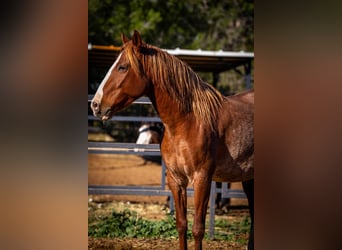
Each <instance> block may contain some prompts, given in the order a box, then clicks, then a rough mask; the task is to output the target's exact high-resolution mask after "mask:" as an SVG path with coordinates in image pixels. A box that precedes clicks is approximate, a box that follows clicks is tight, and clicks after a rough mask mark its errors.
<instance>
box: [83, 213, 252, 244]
mask: <svg viewBox="0 0 342 250" xmlns="http://www.w3.org/2000/svg"><path fill="white" fill-rule="evenodd" d="M192 224H193V221H189V226H188V228H189V229H190V230H188V233H187V238H188V239H193V237H192V232H191V228H192ZM206 224H207V225H208V224H209V223H208V221H207V223H206ZM249 228H250V219H249V217H241V219H239V220H235V221H229V220H226V219H217V220H215V239H216V240H225V241H234V242H237V243H240V244H245V243H246V242H247V237H246V236H247V235H248V231H249ZM88 236H90V237H95V238H103V237H105V238H163V239H172V238H173V239H175V238H178V233H177V230H176V219H175V217H174V216H171V215H169V216H167V217H166V219H163V220H147V219H144V218H142V217H141V216H139V215H138V214H137V213H136V212H134V211H131V210H129V209H124V210H123V211H120V212H117V211H113V212H112V213H111V214H109V215H108V214H107V215H106V214H105V215H102V216H95V215H93V216H90V217H89V218H88ZM205 239H209V237H208V234H207V233H206V235H205Z"/></svg>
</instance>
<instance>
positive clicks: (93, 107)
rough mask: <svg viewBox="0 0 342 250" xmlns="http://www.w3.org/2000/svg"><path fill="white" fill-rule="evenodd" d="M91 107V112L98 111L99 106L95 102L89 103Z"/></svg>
mask: <svg viewBox="0 0 342 250" xmlns="http://www.w3.org/2000/svg"><path fill="white" fill-rule="evenodd" d="M91 107H92V109H93V110H95V111H98V110H99V104H98V103H97V102H96V101H92V102H91Z"/></svg>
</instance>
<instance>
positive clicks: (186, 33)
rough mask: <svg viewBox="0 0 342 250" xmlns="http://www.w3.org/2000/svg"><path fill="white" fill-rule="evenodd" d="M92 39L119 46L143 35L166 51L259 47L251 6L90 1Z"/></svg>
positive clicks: (231, 1) (239, 2) (232, 1)
mask: <svg viewBox="0 0 342 250" xmlns="http://www.w3.org/2000/svg"><path fill="white" fill-rule="evenodd" d="M88 6H89V7H88V10H89V13H88V16H89V25H88V28H89V32H88V34H89V35H88V39H89V42H90V43H93V44H115V45H120V44H121V40H120V35H119V34H120V33H121V32H124V33H125V34H127V35H130V34H131V33H132V32H133V30H138V31H140V32H141V34H142V35H143V38H144V40H145V41H146V42H148V43H151V44H154V45H156V46H158V47H163V48H169V49H172V48H177V47H179V48H189V49H198V48H202V49H209V50H217V49H222V50H246V51H253V46H254V42H253V39H254V36H253V32H254V2H253V1H251V0H248V1H245V0H223V1H222V0H220V1H218V0H216V1H215V0H213V1H203V0H190V1H179V0H168V1H164V0H149V1H145V0H130V1H126V0H115V1H114V0H89V1H88Z"/></svg>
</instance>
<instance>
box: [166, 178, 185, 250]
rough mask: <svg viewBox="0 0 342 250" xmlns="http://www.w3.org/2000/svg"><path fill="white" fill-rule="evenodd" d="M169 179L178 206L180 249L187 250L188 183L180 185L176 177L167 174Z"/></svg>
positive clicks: (177, 219)
mask: <svg viewBox="0 0 342 250" xmlns="http://www.w3.org/2000/svg"><path fill="white" fill-rule="evenodd" d="M167 181H168V185H169V188H170V189H171V192H172V195H173V198H174V200H175V207H176V227H177V231H178V236H179V249H180V250H186V249H188V248H187V242H186V233H187V230H188V221H187V219H186V209H187V194H186V186H187V185H184V186H182V185H179V184H178V183H177V182H176V181H175V180H174V177H172V176H171V175H169V174H168V175H167Z"/></svg>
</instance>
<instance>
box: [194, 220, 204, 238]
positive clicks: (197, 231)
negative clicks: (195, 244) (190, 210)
mask: <svg viewBox="0 0 342 250" xmlns="http://www.w3.org/2000/svg"><path fill="white" fill-rule="evenodd" d="M204 229H205V226H204V225H202V224H196V223H194V225H193V227H192V235H193V236H194V238H195V239H199V240H202V239H203V237H204Z"/></svg>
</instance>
